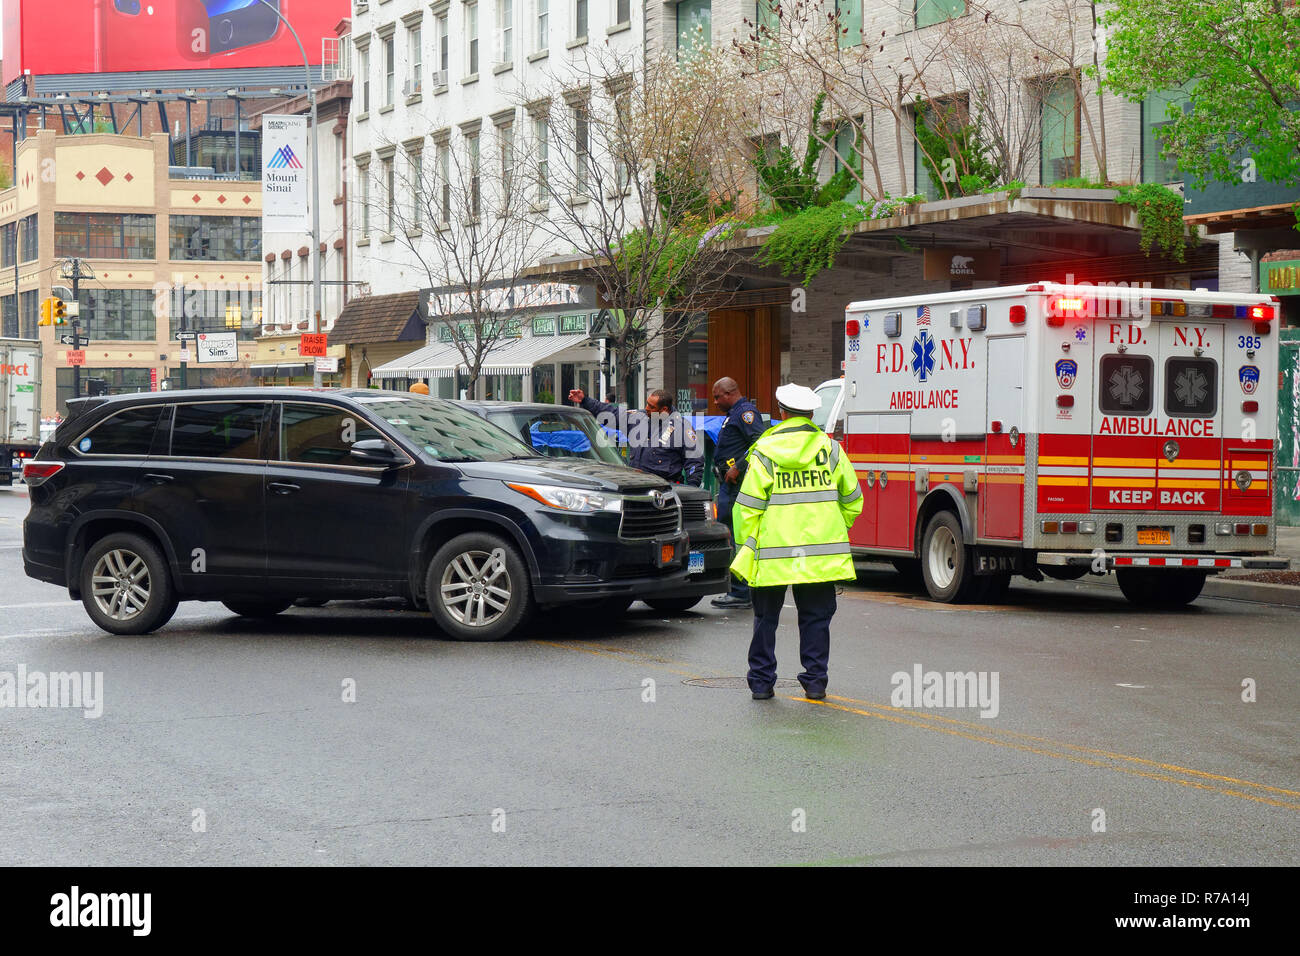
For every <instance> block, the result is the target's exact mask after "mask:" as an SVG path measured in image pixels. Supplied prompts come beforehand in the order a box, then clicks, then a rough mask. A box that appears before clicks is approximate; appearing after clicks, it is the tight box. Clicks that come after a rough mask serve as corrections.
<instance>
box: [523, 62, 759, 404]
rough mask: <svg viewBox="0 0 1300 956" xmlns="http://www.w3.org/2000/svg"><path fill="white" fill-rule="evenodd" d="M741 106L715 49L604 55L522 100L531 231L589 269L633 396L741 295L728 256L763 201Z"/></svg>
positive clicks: (731, 74)
mask: <svg viewBox="0 0 1300 956" xmlns="http://www.w3.org/2000/svg"><path fill="white" fill-rule="evenodd" d="M743 98H744V97H743V90H742V87H741V82H740V74H739V72H738V71H737V70H736V69H735V64H734V61H733V60H732V58H731V57H730V56H729V55H728V54H725V53H722V52H720V51H709V50H700V51H698V52H697V54H696V55H695V56H694V57H688V58H687V59H686V60H685V61H684V62H682V63H678V62H676V61H675V60H673V59H672V58H665V57H651V58H648V59H646V60H642V61H638V58H633V57H626V58H624V57H621V56H619V55H617V54H615V53H613V52H611V51H609V50H599V51H594V52H592V53H589V54H587V55H586V56H584V57H583V58H582V59H581V60H579V61H577V62H576V63H575V64H573V65H572V67H571V68H569V69H568V70H567V71H566V72H563V73H559V74H553V75H551V76H550V77H549V78H548V79H547V81H546V82H545V84H544V85H543V86H542V87H541V88H533V89H527V90H524V91H523V92H521V94H520V102H521V103H522V105H523V107H524V110H525V112H526V115H527V116H528V117H529V125H530V134H531V141H532V145H531V148H530V149H529V150H527V151H525V152H524V153H523V154H522V156H523V163H522V165H523V166H526V169H523V168H521V173H524V175H522V176H521V179H520V186H521V188H527V190H528V192H529V200H530V202H529V206H528V213H527V216H526V220H527V222H528V223H529V224H530V225H531V226H532V228H534V229H535V230H536V231H537V233H538V234H539V235H542V236H545V237H546V239H547V241H548V242H549V243H550V245H551V246H552V247H553V248H555V249H558V250H562V251H563V252H564V253H571V254H576V256H577V257H579V258H582V259H586V260H587V265H586V267H585V271H586V274H587V275H588V276H590V277H591V280H592V281H593V283H594V284H595V286H596V287H597V292H598V295H599V297H600V300H601V304H602V305H603V306H605V307H607V308H608V310H609V312H610V315H611V321H610V324H609V326H608V328H606V329H605V330H604V332H605V334H606V335H607V336H608V339H607V343H608V347H609V348H610V349H611V350H612V352H613V353H614V357H615V360H616V363H617V368H618V370H619V373H620V377H621V378H622V381H621V382H619V383H618V384H617V385H616V388H615V391H616V392H617V393H619V394H621V395H624V396H625V395H626V391H625V387H626V383H627V377H628V376H629V375H630V374H631V373H632V372H633V371H634V370H635V369H636V368H638V367H641V366H643V365H644V364H645V363H646V361H647V360H648V359H649V357H650V356H651V355H652V354H653V353H654V352H656V351H658V350H662V349H665V348H670V347H672V346H674V345H676V344H677V343H679V342H681V341H682V340H683V339H684V338H685V337H687V336H688V335H690V333H691V332H692V331H693V330H694V329H695V328H696V326H697V324H698V321H699V314H700V313H701V312H703V311H706V310H707V309H709V308H713V307H715V306H717V305H719V304H723V303H724V302H725V301H726V300H727V299H728V298H729V297H730V296H731V295H732V294H733V293H734V290H735V288H736V287H737V284H738V283H736V282H735V281H734V280H733V279H732V278H731V272H732V270H733V267H734V259H733V257H732V256H731V255H730V254H728V253H727V252H726V250H725V247H724V244H725V240H726V239H727V237H728V236H729V235H730V234H731V231H732V230H733V229H734V228H735V227H736V226H737V225H738V224H739V222H740V220H741V217H742V214H743V212H744V211H745V210H746V209H747V208H748V204H749V203H750V202H751V200H752V195H751V194H749V193H747V191H746V186H747V185H748V179H749V176H750V162H749V153H750V152H751V151H752V147H751V146H750V144H749V142H748V140H747V139H746V137H745V135H744V133H743V131H742V127H743V122H742V118H741V109H742V107H741V103H742V100H743ZM525 183H526V184H527V185H526V187H525V186H524V184H525Z"/></svg>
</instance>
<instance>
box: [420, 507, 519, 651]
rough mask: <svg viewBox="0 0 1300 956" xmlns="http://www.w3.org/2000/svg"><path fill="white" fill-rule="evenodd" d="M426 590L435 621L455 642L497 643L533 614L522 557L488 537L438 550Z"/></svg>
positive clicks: (466, 538) (477, 535)
mask: <svg viewBox="0 0 1300 956" xmlns="http://www.w3.org/2000/svg"><path fill="white" fill-rule="evenodd" d="M424 588H425V598H426V599H427V601H428V603H429V611H430V613H432V614H433V617H434V620H435V621H437V623H438V626H439V627H440V628H441V629H442V630H443V631H445V632H446V633H447V634H450V635H451V636H452V637H454V638H456V640H459V641H498V640H500V639H501V638H503V637H505V636H506V635H508V634H509V633H510V632H511V631H513V630H514V629H515V628H516V627H518V626H519V625H520V624H522V623H523V622H524V621H525V620H526V619H527V618H528V616H529V615H530V614H531V613H532V609H533V596H532V584H531V582H530V581H529V577H528V568H527V567H526V566H525V565H524V561H523V558H521V557H520V556H519V552H518V551H516V550H515V548H514V546H513V545H511V544H509V543H507V542H506V541H505V540H504V539H503V538H499V537H497V536H496V535H494V534H489V533H487V532H479V531H472V532H469V533H468V534H462V535H458V536H457V537H455V538H453V539H452V540H450V541H448V542H447V543H446V544H444V545H443V546H442V547H440V548H439V549H438V550H437V552H436V553H435V554H434V556H433V560H432V561H430V562H429V571H428V573H427V575H426V576H425V583H424Z"/></svg>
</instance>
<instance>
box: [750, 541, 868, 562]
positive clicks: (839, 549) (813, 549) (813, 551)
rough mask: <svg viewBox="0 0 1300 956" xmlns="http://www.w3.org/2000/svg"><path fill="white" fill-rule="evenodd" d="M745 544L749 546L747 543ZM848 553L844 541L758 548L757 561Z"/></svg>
mask: <svg viewBox="0 0 1300 956" xmlns="http://www.w3.org/2000/svg"><path fill="white" fill-rule="evenodd" d="M750 540H753V539H750ZM745 543H746V544H749V541H746V542H745ZM849 553H850V550H849V543H848V542H847V541H844V542H840V543H837V544H803V545H799V546H797V547H793V548H759V549H758V559H759V560H760V561H764V560H767V559H769V558H811V557H816V556H817V555H822V554H849Z"/></svg>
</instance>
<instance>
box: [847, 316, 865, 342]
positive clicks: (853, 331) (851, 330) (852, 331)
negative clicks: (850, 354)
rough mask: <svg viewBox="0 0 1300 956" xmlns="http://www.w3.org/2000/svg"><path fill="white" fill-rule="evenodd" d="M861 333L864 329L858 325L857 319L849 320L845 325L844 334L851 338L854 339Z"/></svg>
mask: <svg viewBox="0 0 1300 956" xmlns="http://www.w3.org/2000/svg"><path fill="white" fill-rule="evenodd" d="M861 331H862V327H861V326H860V325H859V324H858V320H857V319H849V320H848V321H847V322H845V323H844V334H845V335H847V336H848V337H849V338H853V337H854V336H855V335H858V334H860V333H861Z"/></svg>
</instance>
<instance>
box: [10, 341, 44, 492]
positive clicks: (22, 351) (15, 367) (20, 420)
mask: <svg viewBox="0 0 1300 956" xmlns="http://www.w3.org/2000/svg"><path fill="white" fill-rule="evenodd" d="M40 447H41V343H40V342H38V341H36V340H35V339H9V338H0V485H11V484H13V481H14V477H15V475H19V474H21V473H22V467H23V461H25V460H26V459H28V458H31V457H33V456H34V455H35V454H36V452H37V451H39V450H40Z"/></svg>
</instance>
